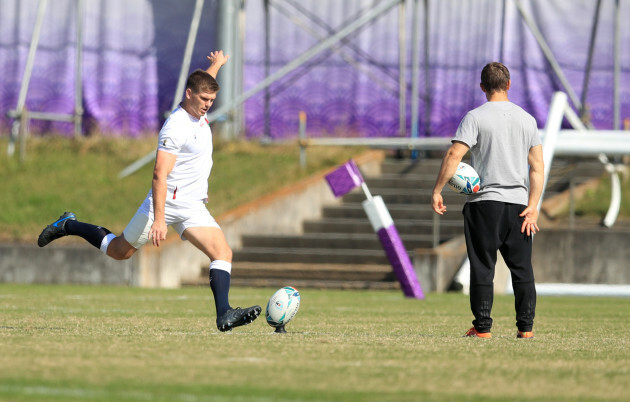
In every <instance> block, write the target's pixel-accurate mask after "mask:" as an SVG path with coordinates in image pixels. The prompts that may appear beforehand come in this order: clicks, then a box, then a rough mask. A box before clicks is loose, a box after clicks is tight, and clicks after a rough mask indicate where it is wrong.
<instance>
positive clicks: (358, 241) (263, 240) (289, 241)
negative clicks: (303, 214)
mask: <svg viewBox="0 0 630 402" xmlns="http://www.w3.org/2000/svg"><path fill="white" fill-rule="evenodd" d="M400 239H401V240H402V242H403V244H404V245H405V247H406V248H407V249H409V250H413V249H416V248H430V247H433V235H432V234H429V235H401V236H400ZM448 239H450V236H443V237H442V239H440V240H441V241H446V240H448ZM242 240H243V248H249V247H282V248H323V249H326V248H330V249H336V248H340V249H367V250H375V249H378V248H379V247H382V245H381V243H380V240H379V239H378V236H377V235H376V234H375V233H368V234H339V233H305V234H303V235H300V236H291V235H265V236H257V235H245V236H243V237H242Z"/></svg>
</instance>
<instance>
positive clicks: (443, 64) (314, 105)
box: [0, 0, 630, 139]
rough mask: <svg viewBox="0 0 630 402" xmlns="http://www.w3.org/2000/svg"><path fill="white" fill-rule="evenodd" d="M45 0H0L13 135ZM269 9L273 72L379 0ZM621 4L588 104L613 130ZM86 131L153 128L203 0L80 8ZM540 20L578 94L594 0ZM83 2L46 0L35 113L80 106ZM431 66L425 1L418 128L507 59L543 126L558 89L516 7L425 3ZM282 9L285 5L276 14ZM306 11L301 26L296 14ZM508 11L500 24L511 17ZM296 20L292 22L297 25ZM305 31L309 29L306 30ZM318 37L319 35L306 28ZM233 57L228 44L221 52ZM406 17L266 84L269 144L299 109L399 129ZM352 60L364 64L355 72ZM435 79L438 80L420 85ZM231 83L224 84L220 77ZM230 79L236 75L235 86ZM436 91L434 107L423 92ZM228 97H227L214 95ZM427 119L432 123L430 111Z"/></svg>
mask: <svg viewBox="0 0 630 402" xmlns="http://www.w3.org/2000/svg"><path fill="white" fill-rule="evenodd" d="M38 3H39V2H38V0H0V135H3V136H4V135H7V134H8V133H9V131H10V126H11V120H10V119H9V118H8V117H7V116H6V112H7V111H8V110H10V109H13V108H15V106H16V104H17V98H18V94H19V88H20V83H21V80H22V76H23V73H24V66H25V63H26V57H27V54H28V48H29V43H30V40H31V35H32V32H33V26H34V22H35V17H36V14H37V6H38ZM274 3H276V2H272V6H271V7H270V8H269V10H270V20H271V26H270V38H269V40H270V44H271V49H270V50H271V59H270V64H269V67H270V73H273V72H275V71H277V70H278V69H279V68H281V67H282V66H284V65H286V64H287V63H288V62H290V61H292V60H294V59H295V58H297V57H298V56H299V55H300V54H302V53H304V52H305V51H306V50H308V49H309V48H311V47H312V46H314V45H315V44H317V43H319V41H320V40H321V38H322V37H328V36H330V35H332V34H334V33H335V32H336V31H338V30H339V29H340V28H342V27H344V26H347V25H348V23H349V21H352V20H354V19H356V16H357V15H360V14H363V13H365V12H366V11H367V9H369V7H370V6H373V4H374V1H373V0H353V1H338V0H300V1H294V0H290V1H289V0H286V1H279V2H277V3H278V4H277V5H280V3H282V4H281V6H282V7H279V6H273V4H274ZM411 3H412V2H407V24H406V29H407V32H406V37H407V38H408V40H409V43H408V44H407V69H406V74H407V76H406V79H407V89H406V92H407V93H406V95H407V96H406V98H407V110H406V113H407V116H408V117H407V121H406V133H407V135H408V136H409V135H410V126H411V122H410V117H409V116H411V109H410V108H411V102H410V96H411V74H412V72H411V71H412V70H411V66H412V62H413V60H412V58H411V55H412V53H411V46H410V45H411V38H412V35H411V33H412V31H411V30H412V24H411V22H412V19H411V18H412V16H411ZM614 3H615V2H614V1H612V0H610V1H603V2H601V11H600V21H599V28H598V31H597V38H596V43H595V54H594V58H593V66H592V71H591V80H590V84H589V87H588V88H589V90H588V95H587V97H586V104H587V107H588V110H589V114H590V118H591V121H592V123H593V125H594V126H595V127H596V128H598V129H611V128H612V127H613V122H612V118H613V29H612V28H613V18H614ZM85 4H86V16H85V24H84V29H85V37H84V45H85V46H84V67H83V76H84V79H83V85H84V94H83V96H84V105H83V107H84V109H85V123H84V129H85V130H84V131H85V132H89V131H92V130H95V131H98V132H101V133H102V134H103V135H106V136H138V135H141V134H144V133H149V134H151V133H152V134H154V133H155V131H156V130H157V129H159V127H160V125H161V123H162V122H163V120H164V115H163V113H164V112H166V111H168V110H169V109H170V107H171V103H172V100H173V99H172V97H173V95H174V92H175V87H176V84H177V78H178V74H179V69H180V66H181V62H182V56H183V54H184V48H185V45H186V39H187V35H188V29H189V27H190V22H191V18H192V13H193V9H194V5H195V1H194V0H180V1H178V2H177V6H174V3H173V2H172V1H168V0H152V1H149V0H136V1H132V2H129V1H125V0H91V1H88V2H85ZM245 4H246V10H245V11H246V17H245V18H246V20H247V24H246V37H245V53H244V57H245V66H244V83H243V87H244V90H248V89H250V88H251V87H253V86H254V85H256V84H257V83H259V82H260V81H262V80H263V79H264V78H265V64H266V62H265V50H264V49H265V34H264V32H265V25H264V9H263V1H262V0H250V1H247V2H246V3H245ZM521 4H522V5H523V7H524V9H525V11H526V12H527V13H528V14H529V15H530V16H531V17H532V18H533V19H534V20H535V21H536V24H537V26H538V27H539V29H540V31H541V33H542V35H543V36H544V38H545V40H546V41H547V43H548V44H549V47H550V48H551V50H552V52H553V53H554V55H555V57H556V58H557V61H558V63H559V65H560V67H561V68H562V70H563V72H564V74H565V75H566V77H567V79H568V81H569V83H570V84H571V86H572V87H573V88H574V90H575V92H576V94H577V96H578V97H581V95H582V87H583V84H584V76H585V71H586V65H587V58H588V46H589V39H590V36H591V28H592V24H593V16H594V14H595V7H596V4H597V2H595V1H592V0H575V1H566V0H531V1H528V2H521ZM75 5H76V2H75V1H74V0H55V1H54V2H49V3H48V8H47V13H46V16H45V19H44V24H43V26H42V35H41V39H40V46H39V49H38V51H37V57H36V61H35V68H34V70H33V75H32V81H31V86H30V89H29V92H28V96H27V100H26V105H27V108H28V109H29V110H32V111H37V112H55V113H66V114H69V113H71V112H72V110H73V105H74V41H75V14H74V13H75ZM428 5H429V7H428V10H429V15H428V20H429V26H428V33H429V38H428V43H429V48H428V51H429V54H428V57H429V60H428V63H429V69H428V70H425V64H424V62H425V60H424V51H425V47H424V43H425V38H424V32H425V17H427V16H425V14H424V13H425V8H424V7H419V11H418V13H419V15H418V23H419V24H420V25H421V26H420V27H419V31H420V46H421V49H420V52H419V55H420V57H421V58H422V59H421V60H420V72H419V77H418V78H419V82H420V103H419V110H418V111H419V116H420V124H419V135H420V136H421V137H422V136H447V137H450V136H452V135H453V134H454V132H455V130H456V129H457V125H458V124H459V121H460V120H461V118H462V117H463V115H464V114H465V113H466V111H468V110H469V109H471V108H473V107H476V106H478V105H480V104H481V103H483V102H484V101H485V98H484V96H483V93H482V92H481V91H480V90H479V87H478V83H479V74H480V70H481V68H482V67H483V65H484V64H485V63H487V62H488V61H494V60H498V61H502V62H504V63H505V64H506V65H507V66H508V67H509V68H510V71H511V73H512V90H511V91H510V99H511V100H512V101H513V102H515V103H517V104H518V105H520V106H522V107H523V108H525V109H526V110H527V111H528V112H530V113H532V114H533V115H534V117H536V119H537V120H538V125H539V126H540V127H543V126H544V124H545V122H546V118H547V112H548V107H549V103H550V101H551V96H552V94H553V92H555V91H558V90H563V88H562V86H561V85H560V82H559V80H558V78H557V77H556V76H555V74H554V72H553V71H552V69H551V67H550V66H549V63H548V62H547V61H546V59H545V57H544V55H543V53H542V51H541V50H540V48H539V46H538V44H537V43H536V41H535V39H534V37H533V36H532V34H531V32H530V31H529V29H528V28H527V27H526V26H525V24H524V23H523V21H522V19H521V17H520V15H519V13H518V10H517V9H516V7H515V5H514V2H510V1H503V0H439V1H437V0H429V2H428ZM281 8H282V10H281ZM285 13H289V14H290V15H291V16H292V17H295V18H298V19H299V20H300V21H301V25H302V26H300V25H298V24H295V23H294V22H293V20H292V19H291V18H289V17H288V16H287V15H285ZM620 14H621V15H622V18H621V20H622V24H621V26H620V39H621V43H620V49H621V52H620V54H619V56H620V62H621V83H620V87H619V92H620V100H621V119H624V118H630V53H628V52H627V51H625V50H626V49H629V48H630V24H626V23H624V22H625V20H626V19H627V18H626V19H624V17H625V16H628V15H630V0H620ZM218 16H219V13H218V0H207V1H206V2H205V6H204V9H203V14H202V22H201V25H200V32H199V34H198V36H197V40H196V45H195V48H194V51H193V57H192V61H191V70H192V69H194V68H197V67H205V63H206V59H205V55H207V54H208V52H209V51H210V50H213V49H215V44H216V43H217V32H218V29H217V26H218ZM504 17H505V18H504ZM295 18H294V19H295ZM304 26H305V27H306V29H305V28H304ZM309 32H315V33H316V35H317V36H318V37H317V38H315V37H314V36H313V35H312V34H311V33H309ZM223 50H225V51H226V53H228V54H230V53H233V49H223ZM398 60H399V58H398V12H397V7H393V8H392V9H391V10H390V11H388V12H387V13H385V14H384V15H382V16H380V17H378V18H377V19H375V20H374V21H373V22H372V23H370V24H368V25H367V26H366V27H364V28H363V29H360V30H359V31H357V32H355V33H353V34H351V35H350V36H349V37H348V38H346V40H344V41H343V42H342V46H339V47H338V48H335V49H334V50H327V51H324V52H323V53H321V54H320V55H318V56H316V57H315V58H313V59H312V60H311V61H309V62H308V63H306V64H305V65H304V66H302V67H300V68H298V69H297V70H295V71H294V72H292V73H290V74H289V75H288V76H287V77H285V78H283V79H282V80H281V81H280V82H278V83H276V84H273V85H272V86H271V87H270V88H269V94H270V95H271V105H270V106H271V115H270V123H271V125H270V126H271V132H270V136H271V138H272V139H287V138H295V137H296V136H297V132H298V124H299V123H298V113H299V112H300V111H305V112H306V114H307V116H308V126H307V133H308V136H310V137H321V136H343V137H348V136H360V137H388V136H397V135H398V132H399V120H398ZM349 61H352V63H353V64H354V65H356V67H355V66H353V65H352V64H351V63H350V62H349ZM427 78H428V82H429V86H428V88H425V86H424V83H425V81H426V79H427ZM218 79H219V83H220V84H221V85H222V86H225V85H228V83H225V82H222V81H221V74H219V77H218ZM230 84H231V83H230ZM264 96H265V95H264V94H263V93H261V94H258V95H256V96H254V97H253V98H251V99H250V100H249V101H247V102H246V104H245V122H246V135H247V137H248V138H259V137H262V136H264V135H265V132H264V127H265V118H264ZM427 99H429V101H428V102H427V101H426V100H427ZM219 100H220V96H219ZM429 110H430V119H429V121H425V112H426V111H429ZM31 132H32V133H33V134H35V135H37V134H41V133H48V132H59V133H64V134H67V135H70V134H71V133H72V124H71V123H59V122H56V123H53V122H42V121H33V122H32V123H31Z"/></svg>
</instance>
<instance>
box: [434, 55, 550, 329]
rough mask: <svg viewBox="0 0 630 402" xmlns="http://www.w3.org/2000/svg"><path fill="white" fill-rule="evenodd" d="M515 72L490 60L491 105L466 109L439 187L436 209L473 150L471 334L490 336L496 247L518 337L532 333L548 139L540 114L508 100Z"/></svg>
mask: <svg viewBox="0 0 630 402" xmlns="http://www.w3.org/2000/svg"><path fill="white" fill-rule="evenodd" d="M510 85H511V81H510V72H509V71H508V69H507V67H505V66H504V65H503V64H501V63H496V62H495V63H489V64H487V65H486V66H485V67H484V68H483V70H482V72H481V84H480V87H481V90H482V91H483V92H484V93H485V95H486V99H487V100H488V102H487V103H485V104H483V105H482V106H479V107H478V108H476V109H474V110H471V111H470V112H468V113H467V114H466V116H465V117H464V119H463V120H462V122H461V123H460V125H459V128H458V129H457V133H456V134H455V138H454V139H453V140H452V145H451V147H450V148H449V149H448V151H447V152H446V155H445V156H444V160H443V161H442V166H441V168H440V172H439V174H438V177H437V180H436V183H435V186H434V188H433V196H432V207H433V210H434V211H435V212H436V213H438V214H440V215H442V214H444V212H446V206H445V205H444V200H443V198H442V194H441V193H442V189H443V188H444V186H445V185H446V183H447V182H448V180H449V179H450V178H451V177H452V176H453V174H455V171H456V169H457V165H458V164H459V162H460V161H461V160H462V158H463V157H464V155H465V154H467V153H468V152H469V151H470V154H471V165H472V167H473V168H475V170H476V171H477V173H479V178H480V182H481V189H480V190H479V191H478V192H477V193H476V194H473V195H470V196H468V200H467V202H466V205H465V206H464V211H463V213H464V232H465V236H466V247H467V252H468V258H469V260H470V306H471V310H472V312H473V315H474V317H475V320H474V321H473V327H472V328H471V329H470V330H469V331H468V332H467V333H466V336H476V337H481V338H491V337H492V335H491V333H490V329H491V328H492V318H491V317H490V312H491V310H492V302H493V296H494V284H493V280H494V268H495V264H496V260H497V250H498V251H500V252H501V255H502V256H503V259H504V260H505V262H506V264H507V265H508V268H509V269H510V273H511V276H512V285H513V288H514V297H515V309H516V326H517V328H518V332H517V337H518V338H531V337H533V332H532V327H533V325H534V315H535V311H536V288H535V285H534V273H533V268H532V263H531V256H532V239H533V235H534V233H536V231H538V230H539V229H538V225H537V219H538V202H539V201H540V196H541V194H542V190H543V182H544V173H543V170H544V167H543V157H542V145H541V141H540V136H539V134H538V128H537V125H536V120H535V119H534V118H533V117H532V116H531V115H530V114H528V113H527V112H525V111H524V110H523V109H521V108H520V107H518V106H516V105H515V104H513V103H511V102H510V101H509V100H508V96H507V91H508V90H509V89H510Z"/></svg>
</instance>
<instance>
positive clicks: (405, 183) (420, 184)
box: [365, 174, 436, 192]
mask: <svg viewBox="0 0 630 402" xmlns="http://www.w3.org/2000/svg"><path fill="white" fill-rule="evenodd" d="M435 178H436V175H413V176H411V175H402V176H401V175H396V174H384V175H381V176H379V177H369V178H367V179H366V180H365V183H366V184H367V186H368V188H369V189H370V192H371V191H372V190H371V189H372V188H406V189H414V188H418V189H428V190H431V189H432V188H433V185H435Z"/></svg>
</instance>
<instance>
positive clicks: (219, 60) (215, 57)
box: [206, 50, 230, 67]
mask: <svg viewBox="0 0 630 402" xmlns="http://www.w3.org/2000/svg"><path fill="white" fill-rule="evenodd" d="M206 58H207V59H208V61H210V65H216V66H217V67H221V66H222V65H224V64H225V63H227V61H228V59H229V58H230V55H227V54H223V50H215V51H214V52H210V55H209V56H206Z"/></svg>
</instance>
